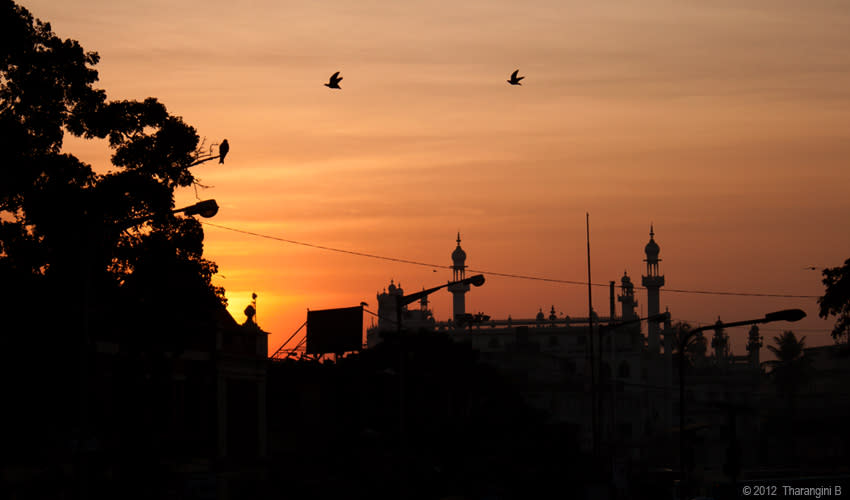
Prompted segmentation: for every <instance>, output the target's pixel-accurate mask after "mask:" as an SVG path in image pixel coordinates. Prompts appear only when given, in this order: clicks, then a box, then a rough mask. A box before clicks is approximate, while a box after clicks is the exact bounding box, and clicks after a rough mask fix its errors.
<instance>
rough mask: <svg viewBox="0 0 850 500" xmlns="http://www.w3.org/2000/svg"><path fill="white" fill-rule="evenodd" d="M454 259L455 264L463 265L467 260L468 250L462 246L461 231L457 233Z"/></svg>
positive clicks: (453, 253)
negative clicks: (465, 250)
mask: <svg viewBox="0 0 850 500" xmlns="http://www.w3.org/2000/svg"><path fill="white" fill-rule="evenodd" d="M452 261H453V262H454V264H455V265H463V263H464V261H466V252H464V251H463V248H461V247H460V233H457V248H455V251H454V252H452Z"/></svg>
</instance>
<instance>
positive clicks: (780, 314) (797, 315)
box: [679, 309, 806, 498]
mask: <svg viewBox="0 0 850 500" xmlns="http://www.w3.org/2000/svg"><path fill="white" fill-rule="evenodd" d="M805 317H806V313H805V311H803V310H802V309H783V310H781V311H776V312H772V313H767V314H765V315H764V317H763V318H759V319H748V320H744V321H734V322H732V323H723V322H720V321H718V322H717V323H716V324H713V325H706V326H701V327H699V328H695V329H693V330H690V331H688V333H687V334H685V335H683V336H682V338H680V339H679V489H680V491H679V493H680V494H679V497H680V498H684V497H685V493H687V491H686V488H685V485H686V481H687V473H686V472H685V346H686V345H687V343H688V340H690V338H691V337H693V336H694V335H695V334H697V333H699V332H704V331H706V330H714V329H715V328H727V327H733V326H745V325H755V324H759V323H772V322H774V321H791V322H794V321H800V320H801V319H803V318H805Z"/></svg>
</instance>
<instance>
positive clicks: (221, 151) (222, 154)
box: [218, 139, 230, 163]
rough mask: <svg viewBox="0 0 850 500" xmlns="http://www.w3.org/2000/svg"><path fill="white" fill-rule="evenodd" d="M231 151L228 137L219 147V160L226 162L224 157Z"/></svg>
mask: <svg viewBox="0 0 850 500" xmlns="http://www.w3.org/2000/svg"><path fill="white" fill-rule="evenodd" d="M228 151H230V144H228V143H227V139H225V140H223V141H221V146H219V147H218V162H219V163H224V157H225V156H227V152H228Z"/></svg>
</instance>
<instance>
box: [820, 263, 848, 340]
mask: <svg viewBox="0 0 850 500" xmlns="http://www.w3.org/2000/svg"><path fill="white" fill-rule="evenodd" d="M823 276H824V278H823V284H824V286H826V292H825V293H824V294H823V297H821V298H819V299H818V304H819V305H820V311H819V312H818V315H819V316H820V317H821V318H828V317H830V316H837V317H838V318H837V319H836V321H835V326H834V327H833V329H832V338H834V339H835V340H836V342H837V341H838V340H839V339H840V338H841V337H847V340H848V342H850V259H847V260H845V261H844V265H843V266H841V267H833V268H831V269H824V270H823Z"/></svg>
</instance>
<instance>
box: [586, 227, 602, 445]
mask: <svg viewBox="0 0 850 500" xmlns="http://www.w3.org/2000/svg"><path fill="white" fill-rule="evenodd" d="M585 216H586V217H585V227H586V229H587V309H588V314H587V321H588V327H589V331H590V335H589V337H590V341H589V342H590V406H591V433H592V435H593V455H594V456H597V455H598V454H599V429H598V422H597V418H598V415H597V408H596V349H595V346H594V342H593V294H592V293H591V286H592V285H591V283H592V281H591V279H590V213H589V212H586V213H585Z"/></svg>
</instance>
